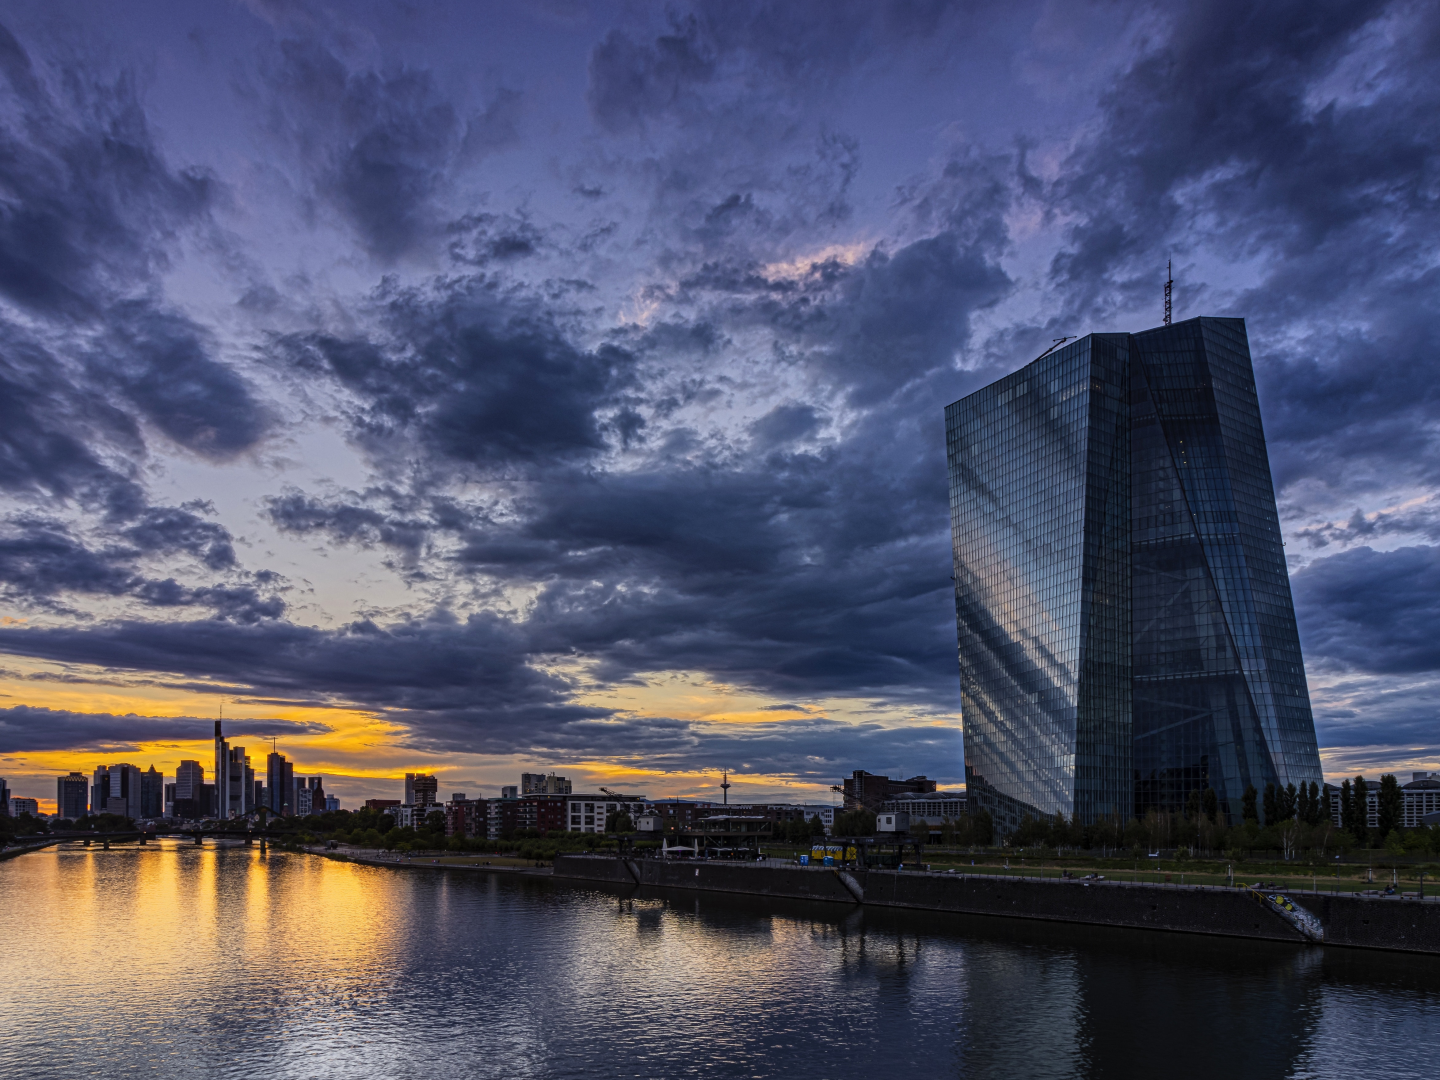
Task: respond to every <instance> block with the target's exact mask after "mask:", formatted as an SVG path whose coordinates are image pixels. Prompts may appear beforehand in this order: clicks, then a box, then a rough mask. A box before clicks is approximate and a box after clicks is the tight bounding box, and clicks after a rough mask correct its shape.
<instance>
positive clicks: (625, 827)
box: [605, 810, 635, 833]
mask: <svg viewBox="0 0 1440 1080" xmlns="http://www.w3.org/2000/svg"><path fill="white" fill-rule="evenodd" d="M605 831H606V832H613V833H631V832H634V831H635V822H634V821H632V820H631V819H630V813H629V811H627V810H615V811H612V812H611V813H609V814H607V815H606V816H605Z"/></svg>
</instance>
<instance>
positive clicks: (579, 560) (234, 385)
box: [0, 0, 1440, 806]
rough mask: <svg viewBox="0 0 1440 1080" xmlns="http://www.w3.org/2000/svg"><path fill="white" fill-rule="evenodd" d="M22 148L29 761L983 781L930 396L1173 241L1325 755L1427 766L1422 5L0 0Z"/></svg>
mask: <svg viewBox="0 0 1440 1080" xmlns="http://www.w3.org/2000/svg"><path fill="white" fill-rule="evenodd" d="M0 140H3V147H0V776H4V777H5V778H6V780H7V781H8V783H9V785H10V787H11V789H12V792H13V793H14V794H17V795H27V796H33V797H38V798H40V799H42V800H53V797H54V792H55V787H54V777H55V775H56V774H57V773H63V772H66V771H69V770H71V769H78V770H80V771H83V772H86V773H88V772H90V771H91V770H92V769H93V768H94V767H95V766H96V765H98V764H102V763H106V762H113V761H121V760H123V761H129V762H131V763H134V764H138V765H140V766H141V767H146V766H149V765H152V764H153V765H155V766H156V767H157V768H159V769H161V770H162V771H164V772H166V773H173V771H174V768H175V766H176V764H177V763H178V762H179V761H180V760H182V759H185V758H193V759H196V760H200V761H202V762H206V761H208V760H209V758H208V754H209V744H208V742H207V741H206V740H207V739H208V737H209V735H210V733H211V730H212V728H213V720H214V718H215V717H217V716H218V715H220V714H221V712H222V711H223V714H224V716H225V722H226V731H227V734H229V735H230V737H231V739H232V741H233V742H237V743H240V744H242V745H247V746H249V747H250V748H251V756H252V758H258V757H263V754H264V753H267V752H269V750H270V748H271V747H272V746H276V747H278V748H279V749H280V750H281V752H283V753H285V754H286V755H287V756H289V757H290V758H291V759H292V760H294V761H295V762H296V763H297V764H296V772H297V774H300V773H304V774H313V775H323V776H324V777H325V788H326V791H327V792H329V793H331V794H338V795H339V796H340V797H341V800H342V805H346V806H353V805H355V804H356V803H357V802H358V801H360V800H363V799H365V798H370V797H390V798H394V797H398V793H399V791H400V778H401V777H402V775H403V774H404V773H405V772H407V771H420V772H434V773H436V774H437V775H438V776H439V777H440V785H441V793H442V797H448V794H449V793H450V792H452V791H464V792H466V793H467V794H469V795H470V796H471V797H475V796H477V795H481V796H494V795H496V794H498V788H499V786H500V785H502V784H511V783H515V782H517V777H518V774H519V772H521V771H522V770H525V771H545V772H549V771H558V772H560V773H561V774H562V775H567V776H569V777H571V779H572V781H574V782H575V784H576V789H577V790H579V789H580V788H582V787H593V786H595V785H599V784H605V785H607V786H615V787H621V788H624V789H625V790H627V791H635V792H639V793H643V794H646V795H650V796H652V797H658V796H662V795H663V796H675V795H682V796H690V797H700V798H708V797H716V796H718V794H719V787H718V785H719V782H720V778H721V771H722V770H727V769H728V770H729V771H730V773H731V780H732V782H733V783H734V785H735V786H734V787H733V788H732V789H731V796H732V797H733V798H735V799H736V800H737V801H744V800H748V799H758V798H766V799H785V800H793V801H802V800H803V801H816V800H818V801H829V800H830V798H831V797H832V796H831V793H830V791H829V786H830V785H831V784H833V783H836V782H838V780H839V778H840V777H841V776H843V775H848V774H849V772H850V771H852V770H853V769H857V768H865V769H869V770H870V771H872V772H879V773H889V774H891V775H896V774H901V773H903V774H904V775H912V774H915V773H925V774H927V775H929V776H931V777H935V778H937V779H939V780H940V781H941V782H942V784H944V785H947V786H954V785H958V784H959V783H960V782H961V781H962V779H963V750H962V718H961V717H960V715H959V685H958V682H959V680H958V670H957V664H956V656H955V648H956V633H955V612H954V601H953V594H952V585H951V581H950V573H951V569H950V566H951V555H950V545H949V524H948V510H947V491H946V476H945V463H944V421H943V409H944V406H945V405H946V404H947V403H949V402H951V401H953V400H955V399H957V398H959V397H962V396H963V395H965V394H967V393H969V392H971V391H973V390H975V389H977V388H979V387H981V386H983V385H985V384H987V383H989V382H991V381H993V380H994V379H996V378H998V377H1000V376H1002V375H1004V374H1006V373H1008V372H1010V371H1013V370H1015V369H1016V368H1018V367H1020V366H1022V365H1023V364H1025V363H1027V362H1028V361H1029V360H1031V359H1033V358H1034V357H1035V356H1037V355H1038V354H1040V353H1041V352H1043V351H1044V350H1045V349H1046V348H1047V347H1048V346H1049V345H1050V344H1051V342H1052V341H1053V340H1054V339H1056V338H1059V337H1061V336H1064V335H1083V334H1086V333H1090V332H1103V331H1139V330H1143V329H1147V328H1150V327H1152V326H1155V325H1157V324H1158V323H1159V322H1160V318H1161V312H1162V286H1163V282H1164V280H1165V267H1166V261H1167V259H1170V260H1173V265H1174V272H1173V273H1174V278H1175V316H1176V318H1177V319H1185V318H1190V317H1193V316H1196V315H1217V316H1221V315H1223V316H1240V317H1243V318H1245V319H1246V323H1247V327H1248V332H1249V336H1250V343H1251V350H1252V353H1253V355H1254V360H1255V368H1256V375H1257V385H1258V390H1259V395H1260V403H1261V410H1262V414H1263V417H1264V422H1265V427H1266V434H1267V438H1268V442H1269V452H1270V461H1271V467H1272V470H1273V473H1274V478H1275V484H1276V492H1277V498H1278V501H1279V506H1280V514H1281V521H1282V524H1283V526H1284V530H1285V536H1286V543H1287V547H1286V551H1287V555H1288V559H1289V564H1290V572H1291V584H1292V588H1293V591H1294V595H1295V602H1296V609H1297V615H1298V619H1299V625H1300V632H1301V640H1302V645H1303V647H1304V650H1305V656H1306V665H1307V673H1308V681H1309V687H1310V693H1311V697H1312V702H1313V705H1314V709H1315V717H1316V726H1317V731H1318V735H1319V743H1320V746H1321V748H1322V749H1321V754H1322V758H1323V764H1324V767H1325V771H1326V774H1327V776H1329V777H1331V778H1332V779H1335V780H1336V781H1338V779H1339V778H1340V777H1341V776H1344V775H1354V774H1355V773H1356V772H1366V773H1369V774H1371V775H1372V776H1373V775H1377V774H1378V773H1379V772H1380V771H1384V770H1396V771H1401V772H1408V771H1409V770H1412V769H1415V770H1420V769H1426V770H1434V769H1440V723H1437V703H1440V494H1437V492H1440V454H1437V446H1436V443H1437V438H1440V380H1437V378H1436V374H1437V371H1436V369H1437V366H1440V359H1437V358H1440V318H1437V316H1440V256H1437V254H1436V246H1435V237H1436V236H1437V235H1440V154H1437V147H1440V8H1437V7H1436V6H1435V5H1433V4H1425V3H1389V4H1386V3H1368V4H1350V3H1316V2H1314V0H1306V2H1304V3H1300V2H1285V0H1276V2H1274V3H1268V4H1259V5H1257V4H1250V3H1239V2H1235V3H1218V2H1217V3H1189V4H1186V3H1165V4H1158V3H1128V2H1110V3H1103V4H1085V3H1080V2H1069V0H1067V2H1059V3H1050V2H1033V3H1026V2H1017V3H1011V4H1005V5H975V4H946V3H940V2H931V0H896V2H890V3H886V2H880V0H866V2H863V3H843V2H842V3H829V2H827V3H810V2H806V0H784V2H776V3H766V2H753V3H752V2H745V0H726V2H724V3H713V4H706V3H701V4H687V3H671V4H666V5H661V4H658V3H633V4H631V3H611V4H607V3H593V4H592V3H579V2H572V0H536V2H532V3H528V4H524V3H508V2H507V3H493V4H487V3H479V2H470V0H467V2H464V3H455V4H447V3H410V4H400V3H393V4H376V3H364V2H346V3H344V4H340V3H333V4H326V3H320V2H299V3H281V2H276V0H248V2H238V0H236V2H228V3H227V2H223V0H217V2H215V3H211V4H205V5H196V4H190V3H181V2H177V3H141V2H135V3H129V4H126V5H123V6H120V7H117V6H115V5H113V4H110V3H104V2H97V3H82V2H60V3H55V2H53V0H44V2H27V0H10V2H8V3H6V4H5V5H4V7H3V9H0ZM272 739H273V740H274V742H273V743H272V742H271V740H272ZM1405 778H1406V779H1408V776H1406V777H1405ZM43 805H48V804H43Z"/></svg>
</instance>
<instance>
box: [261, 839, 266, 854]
mask: <svg viewBox="0 0 1440 1080" xmlns="http://www.w3.org/2000/svg"><path fill="white" fill-rule="evenodd" d="M260 854H261V855H264V854H265V837H263V836H262V837H260Z"/></svg>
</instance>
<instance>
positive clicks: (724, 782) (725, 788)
mask: <svg viewBox="0 0 1440 1080" xmlns="http://www.w3.org/2000/svg"><path fill="white" fill-rule="evenodd" d="M720 791H721V793H722V794H723V797H724V799H725V805H726V806H729V805H730V770H729V769H726V770H725V771H724V772H722V773H721V774H720Z"/></svg>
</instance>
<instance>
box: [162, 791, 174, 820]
mask: <svg viewBox="0 0 1440 1080" xmlns="http://www.w3.org/2000/svg"><path fill="white" fill-rule="evenodd" d="M164 816H165V817H167V818H173V817H174V816H175V785H174V784H166V785H165V810H164Z"/></svg>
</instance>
